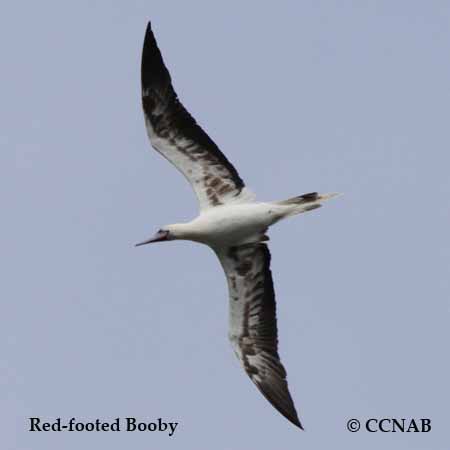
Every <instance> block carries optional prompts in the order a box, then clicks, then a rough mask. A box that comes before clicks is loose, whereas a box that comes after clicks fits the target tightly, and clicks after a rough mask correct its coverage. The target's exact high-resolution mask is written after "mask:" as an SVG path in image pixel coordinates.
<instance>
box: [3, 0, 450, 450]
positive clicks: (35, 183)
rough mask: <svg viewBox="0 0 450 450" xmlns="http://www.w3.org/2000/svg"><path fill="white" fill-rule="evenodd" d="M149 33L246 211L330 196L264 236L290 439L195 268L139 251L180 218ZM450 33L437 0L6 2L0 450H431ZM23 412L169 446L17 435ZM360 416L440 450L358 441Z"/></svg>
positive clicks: (441, 388) (190, 210) (445, 280)
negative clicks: (335, 195) (169, 428)
mask: <svg viewBox="0 0 450 450" xmlns="http://www.w3.org/2000/svg"><path fill="white" fill-rule="evenodd" d="M149 19H151V20H152V23H153V28H154V31H155V34H156V37H157V39H158V42H159V45H160V48H161V49H162V52H163V55H164V58H165V60H166V63H167V65H168V67H169V69H170V71H171V73H172V76H173V80H174V84H175V87H176V89H177V91H178V93H179V95H180V97H181V99H182V101H183V102H184V104H185V105H186V106H187V107H188V109H189V110H190V111H191V113H192V114H193V115H194V116H195V117H196V118H197V119H198V121H199V122H200V124H201V125H202V126H203V127H204V128H205V129H206V130H207V131H208V133H209V134H210V136H211V137H212V138H213V139H214V140H215V141H216V142H217V144H218V145H219V146H220V147H221V149H222V150H223V151H224V153H225V154H226V155H227V156H228V157H229V159H230V160H231V161H232V162H233V163H234V164H235V165H236V167H237V168H238V169H239V171H240V174H241V176H242V177H243V178H244V180H245V181H246V182H247V184H248V185H249V186H250V187H251V188H252V189H253V190H255V191H256V192H257V193H258V195H259V197H260V198H261V199H282V198H286V197H289V196H293V195H298V194H302V193H305V192H310V191H315V190H318V191H323V192H328V191H340V192H343V193H344V194H345V195H344V196H343V197H341V198H339V199H337V200H335V201H333V202H330V203H329V204H327V205H326V206H325V207H324V208H322V209H321V210H318V211H315V212H312V213H310V214H307V215H306V214H305V215H302V216H300V217H297V218H295V219H292V220H290V221H286V222H285V223H282V224H279V225H278V226H276V227H275V228H273V229H272V230H271V233H270V236H271V244H270V245H271V251H272V256H273V266H272V270H273V275H274V281H275V289H276V293H277V299H278V318H279V330H280V333H279V334H280V354H281V357H282V359H283V362H284V364H285V366H286V368H287V370H288V380H289V385H290V388H291V392H292V395H293V398H294V400H295V403H296V405H297V408H298V411H299V415H300V418H301V420H302V422H303V424H304V426H305V428H306V432H301V431H299V430H297V429H296V428H295V427H293V426H292V425H291V424H289V423H288V422H287V421H286V420H285V419H284V418H283V417H281V416H280V415H279V414H278V413H277V412H276V411H275V410H274V409H273V408H272V407H270V405H269V404H268V403H267V402H266V400H265V399H264V398H263V397H262V396H261V395H260V394H259V393H258V392H257V390H256V389H255V388H254V386H252V384H251V382H250V381H249V380H248V379H247V377H246V376H245V374H244V373H243V371H242V370H241V369H240V367H239V364H238V361H237V360H236V359H235V357H234V355H233V353H232V350H231V348H230V346H229V344H228V341H227V319H228V317H227V313H228V296H227V291H226V283H225V278H224V275H223V273H222V271H221V268H220V265H219V263H218V262H217V261H216V259H215V256H214V255H213V254H212V252H211V251H209V250H208V249H207V248H205V247H202V246H198V245H194V244H192V243H186V242H176V243H168V244H166V245H155V246H151V247H147V248H139V249H136V248H134V247H133V244H134V243H135V242H138V241H140V240H142V239H144V238H146V237H147V236H148V235H150V234H151V233H152V232H153V231H155V230H156V229H157V228H158V227H159V226H160V225H163V224H166V223H171V222H177V221H183V220H187V219H189V218H191V217H193V216H194V215H195V214H196V212H197V205H196V201H195V197H194V195H193V194H192V193H191V191H190V189H189V186H188V185H187V184H186V182H185V180H184V179H183V178H182V177H181V176H180V175H179V174H178V173H177V172H176V171H175V170H174V169H173V168H172V167H171V166H170V165H169V164H168V163H167V162H166V161H165V160H163V159H162V158H161V157H160V156H159V155H157V154H156V152H154V151H152V150H151V149H150V145H149V143H148V141H147V136H146V133H145V130H144V123H143V117H142V112H141V107H140V98H139V94H140V86H139V82H140V79H139V78H140V74H139V69H140V67H139V65H140V53H141V46H142V40H143V36H144V32H145V27H146V24H147V20H149ZM449 23H450V3H449V2H445V1H429V2H423V1H406V0H404V1H395V2H393V1H317V0H314V1H299V2H293V1H279V2H264V4H262V2H256V1H252V2H237V1H227V2H206V1H203V2H200V1H193V0H191V1H189V2H181V1H178V2H166V1H162V0H161V1H149V0H147V1H143V0H139V1H128V2H112V1H111V2H106V1H92V0H91V1H78V2H56V1H48V0H47V1H46V0H43V1H40V2H20V1H18V2H14V3H13V2H9V3H5V4H4V5H3V7H2V14H1V15H0V54H1V55H2V76H1V78H2V83H1V87H0V93H1V97H0V98H1V99H2V101H1V103H0V123H1V124H2V132H1V133H0V145H1V147H2V150H1V152H0V172H1V174H0V177H1V180H2V182H1V184H2V189H1V190H0V197H1V198H0V200H1V204H2V205H3V215H2V221H1V234H0V236H1V247H2V255H3V257H2V258H1V261H0V264H1V267H0V270H1V273H2V275H3V276H2V283H1V288H0V289H1V290H0V292H1V298H2V303H1V305H2V306H1V312H0V316H1V327H0V329H1V332H0V333H1V335H0V337H1V342H2V351H1V354H2V358H1V366H2V367H1V371H0V373H1V375H0V376H1V391H0V394H1V397H0V403H1V405H2V407H1V409H0V415H1V428H2V430H3V431H2V448H5V449H11V450H16V449H20V450H22V449H33V450H40V449H42V450H52V449H61V448H64V449H67V450H72V449H74V450H75V449H76V450H78V449H80V448H107V449H108V450H115V449H123V448H125V447H127V448H133V449H149V448H152V449H183V450H186V449H214V450H243V449H245V448H253V449H259V450H268V449H273V448H283V449H286V450H287V449H299V448H304V449H308V450H319V449H320V450H322V449H330V448H336V449H337V448H345V449H347V450H353V449H355V450H356V449H358V450H359V449H361V448H364V449H365V450H378V449H380V448H383V449H388V450H391V449H392V450H394V449H395V450H411V449H420V450H423V449H427V450H446V449H448V443H449V441H450V439H449V438H450V432H449V431H448V420H449V417H450V416H449V402H450V395H449V387H448V380H449V379H450V363H449V358H448V353H449V350H448V346H449V341H450V328H449V319H450V306H449V298H450V273H449V272H450V263H449V253H450V239H449V222H450V206H449V197H450V177H449V166H450V156H449V155H450V153H449V148H450V127H449V117H450V88H449V86H450V84H449V80H450V60H449V57H448V55H449V52H450V27H449ZM3 366H4V367H3ZM33 415H35V416H41V417H43V418H46V417H47V418H54V417H64V418H70V417H73V416H75V417H77V418H79V419H81V420H88V419H95V418H97V417H99V418H104V419H108V418H110V419H111V418H115V417H118V416H120V417H125V416H135V417H140V418H147V419H148V420H151V419H155V418H158V417H162V418H165V419H167V420H174V421H178V422H180V425H179V426H178V429H177V431H176V433H175V435H174V436H173V437H170V438H169V437H168V436H167V435H166V434H155V433H152V434H150V433H140V434H134V433H133V434H132V433H110V434H107V433H98V434H89V433H78V434H74V433H59V434H49V433H47V434H33V433H29V432H27V431H26V430H27V421H26V418H27V417H29V416H33ZM352 417H356V418H359V419H363V420H364V419H366V418H369V417H380V418H383V417H398V418H402V417H406V418H409V417H415V418H420V417H428V418H431V420H432V426H433V430H432V432H430V433H428V434H417V433H407V434H406V433H405V434H400V433H396V434H381V433H377V434H369V433H365V432H363V431H361V432H359V433H355V434H351V433H349V432H348V431H347V430H346V426H345V424H346V421H347V420H348V419H350V418H352ZM280 442H281V443H282V444H281V447H280Z"/></svg>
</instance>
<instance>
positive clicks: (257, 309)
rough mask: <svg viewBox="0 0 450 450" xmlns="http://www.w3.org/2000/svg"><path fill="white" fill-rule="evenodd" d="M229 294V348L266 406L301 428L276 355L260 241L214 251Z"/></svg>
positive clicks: (265, 252)
mask: <svg viewBox="0 0 450 450" xmlns="http://www.w3.org/2000/svg"><path fill="white" fill-rule="evenodd" d="M215 251H216V253H217V255H218V257H219V259H220V262H221V263H222V266H223V268H224V270H225V274H226V277H227V281H228V288H229V292H230V331H229V337H230V341H231V344H232V346H233V349H234V351H235V353H236V355H237V357H238V358H239V360H240V362H241V364H242V366H243V367H244V369H245V371H246V372H247V374H248V376H249V377H250V379H251V380H252V381H253V383H255V384H256V386H257V387H258V389H259V390H260V391H261V393H262V394H263V395H264V397H266V399H267V400H269V402H270V403H272V405H273V406H274V407H275V408H276V409H277V410H278V411H279V412H280V413H281V414H282V415H283V416H284V417H286V419H288V420H290V421H291V422H292V423H293V424H294V425H296V426H298V427H300V428H302V429H303V427H302V425H301V423H300V420H299V418H298V415H297V411H296V410H295V406H294V402H293V401H292V398H291V395H290V393H289V390H288V385H287V381H286V370H285V369H284V367H283V365H282V364H281V361H280V357H279V355H278V337H277V321H276V305H275V293H274V290H273V282H272V273H271V271H270V252H269V249H268V247H267V245H265V244H262V243H256V244H246V245H241V246H237V247H229V248H226V249H215Z"/></svg>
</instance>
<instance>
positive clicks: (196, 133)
mask: <svg viewBox="0 0 450 450" xmlns="http://www.w3.org/2000/svg"><path fill="white" fill-rule="evenodd" d="M141 81H142V106H143V109H144V116H145V123H146V127H147V131H148V135H149V137H150V141H151V143H152V146H153V147H154V148H155V149H156V150H157V151H158V152H159V153H161V154H162V155H163V156H164V157H165V158H166V159H168V160H169V161H170V162H171V163H172V164H174V165H175V167H176V168H177V169H178V170H180V172H181V173H182V174H183V175H184V176H185V177H186V178H187V179H188V181H189V182H190V184H191V186H192V187H193V189H194V191H195V193H196V195H197V198H198V200H199V203H200V208H201V209H207V208H210V207H212V206H218V205H221V204H224V203H230V202H242V201H246V200H247V201H248V200H249V199H252V198H253V194H252V193H251V192H250V191H249V190H248V189H246V188H245V186H244V182H243V181H242V179H241V178H240V176H239V174H238V173H237V171H236V169H235V168H234V167H233V165H232V164H231V163H230V162H229V161H228V159H227V158H226V157H225V155H224V154H223V153H222V152H221V151H220V150H219V148H218V147H217V145H216V144H215V143H214V142H213V141H212V139H211V138H210V137H209V136H208V135H207V134H206V133H205V132H204V131H203V130H202V128H201V127H200V126H199V125H198V124H197V122H196V121H195V119H194V118H193V117H192V116H191V115H190V114H189V112H188V111H187V110H186V108H185V107H184V106H183V105H182V104H181V102H180V101H179V99H178V96H177V94H176V93H175V90H174V89H173V87H172V81H171V77H170V74H169V71H168V70H167V68H166V66H165V65H164V61H163V59H162V56H161V53H160V51H159V49H158V46H157V44H156V40H155V36H154V34H153V32H152V29H151V26H150V23H149V24H148V27H147V31H146V34H145V39H144V47H143V50H142V66H141Z"/></svg>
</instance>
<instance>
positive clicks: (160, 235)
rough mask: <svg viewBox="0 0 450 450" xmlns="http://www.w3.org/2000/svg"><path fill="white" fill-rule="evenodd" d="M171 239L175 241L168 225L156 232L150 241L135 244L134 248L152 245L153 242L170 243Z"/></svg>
mask: <svg viewBox="0 0 450 450" xmlns="http://www.w3.org/2000/svg"><path fill="white" fill-rule="evenodd" d="M173 239H176V237H175V233H174V232H173V231H172V230H171V228H170V225H168V226H166V227H164V228H161V229H160V230H158V231H157V232H156V234H155V235H154V236H152V237H151V238H150V239H147V240H145V241H143V242H139V244H136V247H139V246H140V245H146V244H152V243H153V242H163V241H171V240H173Z"/></svg>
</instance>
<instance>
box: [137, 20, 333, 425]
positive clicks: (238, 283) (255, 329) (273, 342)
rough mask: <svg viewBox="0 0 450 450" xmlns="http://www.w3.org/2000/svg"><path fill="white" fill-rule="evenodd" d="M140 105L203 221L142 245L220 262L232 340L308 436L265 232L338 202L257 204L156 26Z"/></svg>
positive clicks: (314, 197)
mask: <svg viewBox="0 0 450 450" xmlns="http://www.w3.org/2000/svg"><path fill="white" fill-rule="evenodd" d="M141 77H142V105H143V108H144V117H145V124H146V127H147V132H148V135H149V137H150V142H151V144H152V146H153V147H154V148H155V149H156V150H157V151H158V152H159V153H161V155H162V156H164V157H165V158H166V159H168V160H169V161H170V162H171V163H172V164H173V165H174V166H175V167H176V168H177V169H178V170H179V171H180V172H181V173H182V174H183V175H184V176H185V177H186V178H187V180H188V181H189V183H190V184H191V186H192V188H193V189H194V192H195V194H196V196H197V199H198V202H199V205H200V214H199V216H198V217H197V218H195V219H194V220H192V221H191V222H188V223H179V224H173V225H167V226H164V227H162V228H161V229H160V230H159V231H158V232H157V233H156V235H155V236H154V237H152V238H151V239H148V240H146V241H144V242H141V243H139V244H137V245H144V244H150V243H152V242H162V241H171V240H176V239H188V240H191V241H195V242H199V243H202V244H206V245H208V246H210V247H211V248H212V249H213V250H214V252H215V253H216V255H217V256H218V258H219V260H220V262H221V264H222V267H223V269H224V271H225V275H226V278H227V282H228V289H229V297H230V300H229V301H230V315H229V327H230V329H229V339H230V341H231V344H232V346H233V349H234V351H235V353H236V356H237V357H238V358H239V360H240V362H241V364H242V366H243V367H244V369H245V371H246V372H247V374H248V376H249V377H250V379H251V380H252V381H253V383H255V385H256V386H257V387H258V389H259V390H260V391H261V393H262V394H263V395H264V397H266V399H267V400H268V401H269V402H270V403H271V404H272V405H273V406H274V407H275V408H276V409H277V410H278V411H279V412H280V413H281V414H282V415H283V416H284V417H286V418H287V419H288V420H289V421H291V422H292V423H293V424H294V425H296V426H298V427H300V428H302V429H303V427H302V425H301V423H300V420H299V418H298V415H297V411H296V409H295V406H294V402H293V401H292V398H291V395H290V393H289V390H288V385H287V381H286V371H285V369H284V367H283V365H282V364H281V361H280V357H279V355H278V337H277V322H276V308H275V293H274V289H273V282H272V273H271V271H270V253H269V249H268V247H267V245H266V244H265V243H264V242H265V241H267V240H268V239H269V238H268V237H267V235H266V232H267V229H268V228H269V227H270V226H271V225H273V224H275V223H276V222H278V221H279V220H281V219H284V218H285V217H289V216H293V215H296V214H300V213H303V212H306V211H312V210H313V209H316V208H319V207H320V206H321V203H322V202H324V201H325V200H329V199H330V198H332V197H335V196H336V195H337V194H334V193H333V194H318V193H317V192H313V193H309V194H304V195H300V196H298V197H293V198H290V199H288V200H283V201H276V202H259V201H256V200H255V195H254V194H253V193H252V192H251V191H250V190H249V189H248V188H247V187H246V186H245V184H244V182H243V181H242V179H241V177H240V176H239V174H238V172H237V171H236V169H235V168H234V166H233V165H232V164H231V163H230V162H229V161H228V159H227V158H226V157H225V155H224V154H223V153H222V152H221V151H220V150H219V148H218V147H217V145H216V144H215V143H214V142H213V141H212V140H211V138H210V137H209V136H208V135H207V134H206V133H205V132H204V131H203V130H202V128H201V127H200V126H199V125H198V124H197V122H196V121H195V119H194V118H193V117H192V116H191V115H190V114H189V112H188V111H187V110H186V109H185V108H184V106H183V105H182V104H181V102H180V101H179V99H178V97H177V94H176V93H175V90H174V88H173V86H172V82H171V78H170V75H169V72H168V70H167V68H166V66H165V65H164V62H163V59H162V56H161V53H160V51H159V49H158V46H157V44H156V40H155V36H154V35H153V32H152V29H151V25H150V23H149V24H148V27H147V31H146V35H145V40H144V48H143V52H142V67H141Z"/></svg>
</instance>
